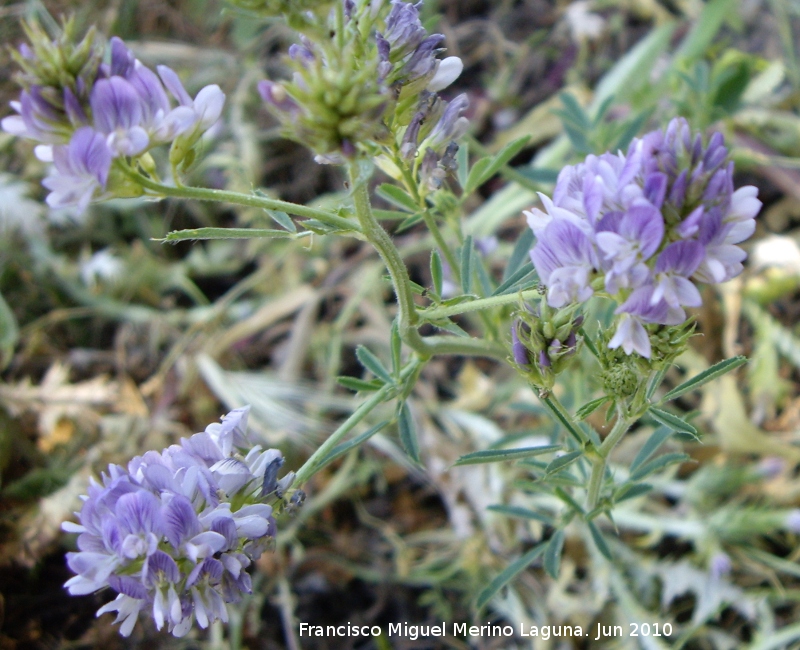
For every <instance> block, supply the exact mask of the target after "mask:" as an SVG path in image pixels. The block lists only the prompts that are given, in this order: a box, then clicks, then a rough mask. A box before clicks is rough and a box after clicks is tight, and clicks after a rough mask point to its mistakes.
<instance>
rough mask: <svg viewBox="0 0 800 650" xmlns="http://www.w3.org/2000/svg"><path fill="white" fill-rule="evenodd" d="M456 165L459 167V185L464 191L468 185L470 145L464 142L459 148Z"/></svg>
mask: <svg viewBox="0 0 800 650" xmlns="http://www.w3.org/2000/svg"><path fill="white" fill-rule="evenodd" d="M456 164H457V165H458V184H459V185H460V186H461V188H462V189H463V188H464V187H466V185H467V176H469V145H468V144H467V143H466V142H462V143H461V144H460V145H459V147H458V152H457V153H456Z"/></svg>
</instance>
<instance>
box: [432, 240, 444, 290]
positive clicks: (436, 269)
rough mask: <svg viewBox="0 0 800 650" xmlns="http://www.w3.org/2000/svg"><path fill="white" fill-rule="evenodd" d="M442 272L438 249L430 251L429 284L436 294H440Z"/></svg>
mask: <svg viewBox="0 0 800 650" xmlns="http://www.w3.org/2000/svg"><path fill="white" fill-rule="evenodd" d="M443 277H444V274H443V272H442V258H441V256H440V255H439V251H437V250H433V251H431V284H432V285H433V290H434V292H435V293H436V295H437V296H441V295H442V284H443Z"/></svg>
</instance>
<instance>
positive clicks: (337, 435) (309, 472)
mask: <svg viewBox="0 0 800 650" xmlns="http://www.w3.org/2000/svg"><path fill="white" fill-rule="evenodd" d="M423 363H424V362H423V360H422V359H415V360H414V361H413V362H412V363H410V364H408V365H407V366H406V367H405V368H404V369H403V372H402V373H401V374H400V381H399V382H398V383H399V384H400V385H401V386H402V384H403V382H404V380H405V379H407V378H408V377H410V376H411V375H412V374H414V373H415V372H416V371H417V369H418V368H419V367H420V366H421V365H422V364H423ZM399 390H400V389H399V387H398V386H397V385H394V384H384V385H383V387H382V388H381V389H380V390H378V391H377V392H376V393H375V394H374V395H372V397H370V398H369V399H368V400H367V401H366V402H364V403H363V404H361V406H359V407H358V408H357V409H356V410H355V411H353V413H352V414H351V415H350V417H349V418H347V419H346V420H345V421H344V422H342V424H340V425H339V427H338V428H337V429H336V431H334V432H333V433H332V434H331V435H330V437H329V438H328V439H327V440H326V441H325V442H323V443H322V445H320V446H319V448H318V449H317V450H316V451H315V452H314V453H313V454H311V456H309V458H308V460H307V461H306V462H305V463H303V466H302V467H301V468H300V469H299V470H297V473H296V474H295V477H294V482H293V483H292V485H293V486H298V487H299V486H301V485H303V483H305V482H306V481H308V479H310V478H311V477H312V476H313V475H314V473H315V472H316V471H317V467H318V466H319V464H320V462H321V461H322V460H324V459H325V457H326V456H327V455H328V454H329V453H330V452H331V451H332V450H333V448H334V447H335V446H336V445H338V444H339V443H340V442H341V441H342V439H343V438H344V437H345V436H346V435H347V434H348V433H350V432H351V431H352V430H353V428H354V427H355V426H356V425H357V424H358V423H359V422H361V420H363V419H364V418H365V417H366V416H367V415H368V414H369V413H370V412H372V410H373V409H374V408H375V407H377V406H378V405H379V404H381V403H382V402H386V401H388V400H389V399H391V398H392V397H394V396H395V395H396V394H397V392H398V391H399Z"/></svg>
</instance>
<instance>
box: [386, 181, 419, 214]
mask: <svg viewBox="0 0 800 650" xmlns="http://www.w3.org/2000/svg"><path fill="white" fill-rule="evenodd" d="M376 192H377V193H378V196H380V197H381V198H382V199H385V200H386V201H388V202H389V203H391V204H392V205H395V206H397V207H398V208H401V209H403V210H408V211H409V212H416V211H417V210H419V205H417V203H416V201H414V199H412V198H411V197H410V196H409V195H408V193H407V192H406V191H405V190H402V189H400V188H399V187H397V185H391V184H390V183H383V184H382V185H379V186H378V189H377V190H376Z"/></svg>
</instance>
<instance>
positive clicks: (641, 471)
mask: <svg viewBox="0 0 800 650" xmlns="http://www.w3.org/2000/svg"><path fill="white" fill-rule="evenodd" d="M690 459H691V456H689V455H688V454H681V453H673V454H664V455H663V456H658V457H657V458H654V459H653V460H651V461H650V462H649V463H645V464H644V465H642V466H641V467H639V468H638V469H637V470H636V471H635V472H631V475H630V480H631V481H641V480H642V479H643V478H644V477H645V476H650V474H652V473H654V472H657V471H659V470H662V469H664V468H665V467H668V466H669V465H674V464H675V463H683V462H686V461H687V460H690Z"/></svg>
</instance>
